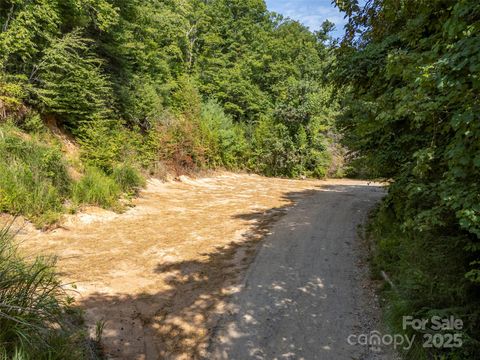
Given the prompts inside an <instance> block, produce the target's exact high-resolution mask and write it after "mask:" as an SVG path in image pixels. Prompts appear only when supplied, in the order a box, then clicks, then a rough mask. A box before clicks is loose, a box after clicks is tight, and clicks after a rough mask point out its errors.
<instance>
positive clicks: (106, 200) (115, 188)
mask: <svg viewBox="0 0 480 360" xmlns="http://www.w3.org/2000/svg"><path fill="white" fill-rule="evenodd" d="M120 194H121V188H120V186H119V185H118V184H117V183H116V182H115V180H113V179H112V178H110V177H108V176H107V175H105V173H104V172H103V171H102V170H99V169H97V168H94V167H88V168H87V169H86V171H85V175H84V176H83V177H82V178H81V179H80V181H78V182H77V183H75V184H74V186H73V192H72V199H73V201H74V202H75V203H76V204H90V205H98V206H101V207H103V208H111V207H114V206H116V205H117V204H118V197H119V196H120Z"/></svg>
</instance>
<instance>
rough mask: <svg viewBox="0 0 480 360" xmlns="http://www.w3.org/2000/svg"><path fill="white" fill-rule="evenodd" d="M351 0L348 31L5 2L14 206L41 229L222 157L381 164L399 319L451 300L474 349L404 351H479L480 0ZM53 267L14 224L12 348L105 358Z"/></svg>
mask: <svg viewBox="0 0 480 360" xmlns="http://www.w3.org/2000/svg"><path fill="white" fill-rule="evenodd" d="M336 5H337V6H338V8H339V9H340V10H341V11H343V12H344V14H345V16H346V17H347V19H348V24H347V25H346V27H345V36H344V38H343V39H341V40H338V41H337V40H335V39H332V38H331V36H330V32H331V30H332V28H333V24H332V23H330V22H328V21H327V22H325V23H324V24H323V25H322V27H321V30H320V31H315V32H312V31H310V30H309V29H308V28H307V27H305V26H303V25H302V24H300V23H299V22H297V21H293V20H290V19H286V18H283V17H282V16H281V15H279V14H275V13H272V12H269V11H268V10H267V8H266V5H265V3H264V1H263V0H209V1H207V0H150V1H140V0H28V1H25V0H0V26H1V28H0V212H6V213H10V214H12V215H23V216H25V217H27V218H28V219H29V220H31V221H33V222H34V223H35V224H36V225H37V226H39V227H43V226H47V225H50V224H53V223H55V222H56V221H57V220H58V218H59V216H60V215H61V214H62V213H65V212H74V211H76V209H77V208H78V207H80V206H82V205H84V204H94V205H99V206H102V207H106V208H113V209H116V210H117V209H120V208H121V206H122V203H121V202H119V198H120V197H122V196H123V197H126V198H128V197H131V196H133V195H135V193H136V192H137V191H138V189H139V188H141V187H142V186H143V185H144V181H145V180H144V179H145V178H146V177H148V176H154V177H165V175H166V173H170V172H173V173H174V174H181V173H185V172H194V171H199V170H204V169H215V168H221V169H228V170H242V171H251V172H255V173H259V174H263V175H266V176H285V177H318V178H322V177H325V176H342V175H343V174H344V172H346V173H347V175H350V176H359V177H367V178H372V179H383V180H385V181H387V182H388V183H389V187H388V195H387V196H386V198H385V199H384V201H383V202H382V204H381V206H380V207H379V208H378V209H377V210H376V212H375V213H374V214H373V215H372V219H371V221H370V224H369V235H370V237H371V238H372V242H373V244H374V245H373V252H374V259H373V268H374V271H373V272H374V273H375V274H378V273H380V271H385V272H386V273H387V274H388V275H389V276H390V277H391V279H392V282H393V283H394V284H395V285H396V286H395V288H393V287H392V288H388V287H387V288H386V289H385V291H384V295H385V297H386V298H387V305H386V306H385V307H386V315H387V316H386V318H387V322H388V324H389V326H391V327H393V328H396V329H398V331H402V329H401V324H402V316H403V315H405V314H408V315H415V316H416V317H419V318H421V317H431V316H432V315H435V314H440V315H442V316H445V315H455V316H457V317H459V318H462V319H463V320H464V323H465V328H464V330H463V335H464V337H463V339H464V343H463V344H464V345H463V347H462V348H460V349H449V350H448V351H446V350H445V349H443V350H439V349H436V350H434V351H431V352H430V353H429V354H427V353H426V352H425V351H426V350H425V349H423V348H421V347H420V346H418V347H415V348H413V349H412V350H411V352H410V353H409V354H407V355H406V356H407V358H414V357H415V356H416V357H418V358H429V356H430V358H431V356H434V357H435V358H438V359H447V358H448V359H477V358H480V353H479V350H478V349H479V348H480V342H479V339H480V333H479V330H480V311H479V309H480V302H479V300H480V256H479V252H480V243H479V238H480V185H479V182H478V178H479V177H480V118H479V114H480V101H479V94H480V80H479V72H480V4H479V3H478V2H477V1H475V0H432V1H414V0H403V1H397V0H370V1H367V2H366V4H365V5H359V3H358V2H357V1H356V0H342V1H337V4H336ZM340 143H341V144H340ZM343 149H346V150H343ZM344 153H346V156H345V158H346V160H347V161H348V167H343V168H342V167H341V166H338V163H339V162H340V159H339V158H340V156H341V155H342V154H344ZM52 265H53V264H51V263H50V262H48V261H45V260H42V259H37V261H36V262H35V263H34V264H30V263H26V262H25V261H24V260H22V259H21V258H19V256H18V255H17V254H16V248H15V246H14V245H12V244H11V237H10V235H9V234H8V232H7V231H0V276H1V278H0V284H1V285H2V288H4V289H7V290H6V291H3V290H2V291H0V358H5V359H9V358H15V359H42V358H45V359H46V358H48V359H66V358H85V357H92V356H96V355H95V352H96V351H95V348H94V347H95V346H94V345H92V344H85V340H84V337H83V335H82V334H81V333H78V331H76V330H74V329H76V328H77V327H76V325H75V322H77V321H78V319H76V315H75V314H72V309H70V307H69V303H70V301H69V299H68V298H66V297H65V294H63V293H62V291H61V290H60V288H59V282H58V279H56V278H55V276H54V275H53V273H52ZM32 294H33V295H32ZM35 294H37V295H35ZM5 304H6V305H7V306H6V307H4V305H5ZM32 309H33V310H32ZM66 312H67V313H68V316H65V315H66ZM72 317H73V320H72ZM65 319H67V320H65ZM52 323H58V324H60V325H61V326H59V327H58V331H57V330H55V331H54V330H53V329H52V327H51V324H52Z"/></svg>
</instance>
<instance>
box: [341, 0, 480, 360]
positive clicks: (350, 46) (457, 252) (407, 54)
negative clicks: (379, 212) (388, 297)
mask: <svg viewBox="0 0 480 360" xmlns="http://www.w3.org/2000/svg"><path fill="white" fill-rule="evenodd" d="M342 6H344V7H345V9H347V14H348V15H349V16H350V22H349V26H348V28H349V32H348V34H347V36H346V38H345V40H344V42H343V44H342V47H341V48H340V49H339V51H338V55H339V65H340V66H339V68H338V71H337V82H338V84H343V85H346V86H345V87H344V94H345V98H344V110H345V111H344V113H343V115H342V119H341V121H340V127H341V128H342V131H343V132H344V134H345V137H344V139H345V143H346V144H347V146H348V147H349V148H350V149H351V150H352V151H354V152H355V154H356V156H357V159H358V160H360V161H361V163H362V164H363V165H364V166H365V170H367V171H369V172H370V174H371V176H381V177H384V178H391V179H393V180H394V182H393V183H392V185H391V186H390V188H389V195H388V198H387V200H386V203H385V204H386V205H385V206H387V207H388V211H389V213H391V217H390V221H391V224H399V225H400V229H401V231H402V234H403V236H402V238H401V239H398V241H397V242H398V244H397V245H392V246H398V247H399V250H400V251H406V250H407V249H410V248H411V247H413V249H416V251H417V252H416V256H419V257H425V258H426V259H428V260H425V264H431V269H430V270H426V269H425V268H424V267H422V264H421V263H419V262H416V261H414V262H413V263H411V264H410V266H411V269H410V271H406V269H404V267H405V265H404V264H403V261H405V260H404V259H403V258H399V257H398V256H397V257H392V256H390V255H388V254H386V253H382V256H384V258H385V262H386V264H385V265H384V266H387V265H389V266H390V267H392V269H395V270H392V271H397V270H398V273H399V274H400V276H401V279H400V280H401V281H402V282H408V283H409V286H410V287H411V288H414V287H416V292H417V293H416V294H412V293H411V292H408V291H406V292H405V293H404V294H402V296H405V298H403V300H402V301H405V302H407V304H408V307H409V309H411V310H413V311H417V312H422V313H425V312H426V311H432V312H434V311H437V312H440V311H446V312H450V313H454V314H456V315H457V316H459V317H462V318H463V319H464V321H465V322H466V323H467V336H468V337H469V338H470V339H472V344H476V345H472V346H476V349H477V351H476V353H475V355H474V354H473V353H469V351H471V350H469V349H471V348H470V347H468V348H466V349H465V354H462V355H459V354H454V353H452V354H451V356H452V358H455V356H460V357H463V358H467V357H468V358H474V356H477V357H478V356H479V353H478V348H479V347H478V340H479V339H480V334H479V332H478V329H479V328H480V323H479V321H478V319H479V318H480V317H479V312H478V301H477V300H478V299H477V298H478V291H479V290H480V277H479V276H478V274H479V273H480V268H479V266H480V261H479V259H480V254H479V252H480V247H479V246H478V241H479V239H480V231H479V229H480V208H479V205H478V204H479V203H480V197H479V196H480V195H479V194H480V185H479V182H478V181H477V179H478V177H479V176H480V166H479V162H478V158H479V153H480V142H479V141H478V139H479V138H480V121H479V120H480V118H479V113H480V112H479V109H480V103H479V98H478V93H479V90H480V88H479V86H480V82H479V81H478V77H479V71H480V66H479V61H478V59H479V56H480V36H479V33H480V21H479V19H480V5H479V4H478V2H477V1H472V0H460V1H453V0H452V1H429V2H418V1H403V2H398V1H382V2H380V1H373V2H371V3H369V5H368V6H367V8H366V9H360V8H358V7H357V6H356V5H355V4H354V2H351V1H347V2H342ZM355 33H357V36H355V35H354V34H355ZM393 226H396V225H393ZM379 236H380V239H382V237H383V236H385V237H386V238H389V233H388V232H386V233H380V235H379ZM380 241H382V240H380ZM408 253H410V254H411V251H409V252H408ZM434 257H435V258H434ZM438 259H441V261H443V262H444V264H443V267H440V266H438V264H436V261H437V260H438ZM438 261H440V260H438ZM428 271H430V272H431V273H430V274H429V273H428ZM437 271H438V273H440V271H441V274H442V277H445V282H444V283H442V282H443V281H441V282H439V281H440V280H438V279H435V278H434V277H433V276H434V274H435V272H437ZM446 274H448V276H447V275H446ZM437 284H438V286H437ZM444 284H446V285H444ZM450 286H451V288H450ZM452 291H456V292H457V294H456V295H455V296H453V295H452ZM475 294H476V295H477V296H476V295H475ZM421 296H424V297H425V299H427V301H428V302H417V299H419V298H420V297H421ZM475 307H476V308H475ZM473 339H475V340H473ZM449 356H450V355H449ZM469 356H470V357H469Z"/></svg>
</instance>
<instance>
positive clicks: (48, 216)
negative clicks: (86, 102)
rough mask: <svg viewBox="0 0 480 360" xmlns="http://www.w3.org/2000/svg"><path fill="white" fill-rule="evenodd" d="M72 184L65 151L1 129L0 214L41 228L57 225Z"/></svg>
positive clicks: (9, 130) (8, 129)
mask: <svg viewBox="0 0 480 360" xmlns="http://www.w3.org/2000/svg"><path fill="white" fill-rule="evenodd" d="M70 183H71V180H70V178H69V176H68V174H67V169H66V164H65V162H64V160H63V156H62V153H61V151H60V150H59V149H58V148H57V147H54V146H47V145H40V144H39V142H38V141H36V140H35V139H34V138H28V137H25V136H20V135H19V134H18V133H16V130H15V129H14V128H13V127H9V126H4V127H2V128H0V212H9V213H11V214H21V215H24V216H26V217H27V218H29V219H31V220H32V221H34V222H35V223H36V224H37V225H44V224H45V223H49V222H53V221H55V219H56V218H57V217H58V215H59V214H60V213H61V212H62V210H63V201H64V200H65V199H66V198H67V197H68V195H69V190H70Z"/></svg>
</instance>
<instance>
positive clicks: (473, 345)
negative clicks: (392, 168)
mask: <svg viewBox="0 0 480 360" xmlns="http://www.w3.org/2000/svg"><path fill="white" fill-rule="evenodd" d="M368 233H369V236H370V239H371V241H373V248H374V250H373V259H372V270H373V274H374V276H376V277H378V278H380V274H381V271H383V272H384V273H386V274H387V276H388V277H389V279H390V280H391V282H392V284H393V286H391V285H389V284H388V283H386V284H385V287H384V289H383V291H382V295H383V296H384V298H385V300H386V301H385V303H386V306H385V308H384V315H385V320H386V322H387V325H388V326H389V328H390V330H391V332H392V333H396V334H408V335H409V336H412V335H415V340H416V341H415V344H414V346H413V347H412V348H411V349H410V350H409V351H406V352H405V354H404V355H405V358H406V359H415V360H416V359H419V360H420V359H425V360H426V359H438V360H440V359H441V360H447V359H451V360H457V359H458V360H460V359H472V360H474V359H480V350H479V349H480V341H479V338H480V332H479V329H480V326H479V325H480V310H479V309H480V301H479V296H478V295H479V293H478V288H476V287H475V285H474V284H472V283H471V282H470V281H469V280H468V279H467V278H466V277H465V276H464V274H465V273H466V270H467V269H468V260H467V259H465V253H464V248H465V246H466V244H467V243H468V240H467V238H466V235H465V234H462V233H461V232H457V233H456V235H449V234H448V231H447V230H446V229H443V231H439V232H435V233H433V232H422V231H413V230H406V229H405V228H404V227H403V226H402V225H401V222H400V221H399V220H398V219H397V218H396V217H395V212H394V210H393V208H392V206H391V203H390V202H389V199H388V198H387V199H386V201H384V203H383V204H382V205H381V206H380V207H379V208H378V209H377V210H376V211H375V213H374V214H373V216H372V219H371V221H370V224H369V228H368ZM445 254H448V256H445ZM404 316H412V317H413V318H416V319H431V318H432V316H439V317H440V318H442V319H446V318H449V317H450V316H453V317H454V318H456V319H461V320H462V321H463V329H462V330H461V331H459V332H460V333H461V338H462V346H461V347H459V348H441V349H435V348H425V347H424V346H423V343H424V341H425V338H424V334H426V333H427V332H428V327H427V330H426V331H415V330H413V329H411V328H407V329H403V317H404ZM454 332H458V331H454ZM447 333H448V331H447ZM450 333H453V332H452V331H450Z"/></svg>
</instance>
